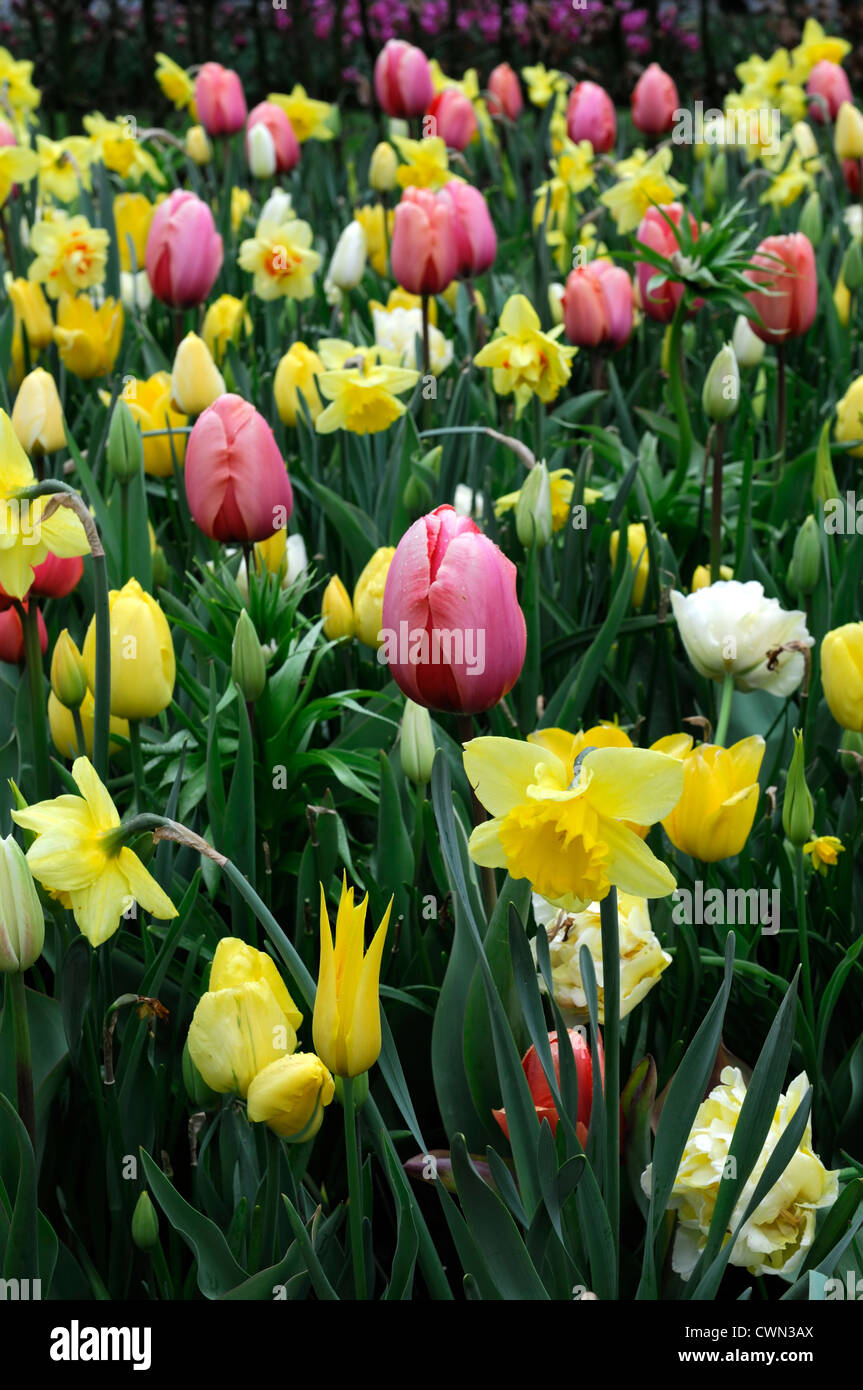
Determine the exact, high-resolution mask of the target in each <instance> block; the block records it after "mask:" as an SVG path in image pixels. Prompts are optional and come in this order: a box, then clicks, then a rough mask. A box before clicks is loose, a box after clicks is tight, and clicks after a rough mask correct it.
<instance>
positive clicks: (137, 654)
mask: <svg viewBox="0 0 863 1390" xmlns="http://www.w3.org/2000/svg"><path fill="white" fill-rule="evenodd" d="M108 603H109V607H110V615H111V713H112V714H119V715H120V716H121V717H122V718H124V719H152V718H153V717H154V716H155V715H157V714H160V713H161V712H162V710H163V709H166V708H167V706H168V705H169V704H170V703H171V696H172V695H173V693H174V677H175V675H176V666H175V660H174V643H173V641H172V639H171V631H170V628H169V627H168V622H167V619H166V618H165V615H164V613H163V612H162V610H161V608H160V607H159V605H158V603H157V602H156V600H155V599H154V598H152V597H151V595H150V594H148V593H145V592H144V590H143V589H142V588H141V585H140V584H139V583H138V581H137V579H130V580H129V582H128V583H127V584H124V586H123V588H122V589H112V590H111V591H110V593H109V595H108ZM84 665H85V666H86V668H87V683H88V685H89V686H90V689H91V690H92V691H94V692H95V689H96V619H95V617H94V618H93V619H92V620H91V622H90V626H89V627H88V629H87V636H86V637H85V639H84Z"/></svg>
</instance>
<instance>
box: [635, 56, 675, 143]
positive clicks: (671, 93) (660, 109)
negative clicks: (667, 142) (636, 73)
mask: <svg viewBox="0 0 863 1390" xmlns="http://www.w3.org/2000/svg"><path fill="white" fill-rule="evenodd" d="M630 106H631V108H632V123H633V125H634V126H635V127H636V129H637V130H640V131H642V132H643V133H644V134H645V135H662V134H663V132H664V131H666V130H670V129H671V127H672V125H673V124H674V113H675V111H676V110H677V109H678V108H679V106H680V98H679V97H678V95H677V88H676V86H675V85H674V79H673V78H672V77H669V75H668V73H667V72H663V70H662V68H661V67H660V66H659V64H658V63H651V64H650V67H649V68H645V70H644V72H643V73H642V74H641V76H640V77H639V79H638V81H637V82H636V84H635V90H634V91H633V93H632V97H631V98H630Z"/></svg>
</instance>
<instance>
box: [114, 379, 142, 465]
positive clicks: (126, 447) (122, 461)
mask: <svg viewBox="0 0 863 1390" xmlns="http://www.w3.org/2000/svg"><path fill="white" fill-rule="evenodd" d="M107 452H108V467H109V468H110V470H111V472H112V473H113V474H114V477H115V478H116V479H117V481H118V482H119V483H131V481H132V479H133V478H136V477H137V476H138V474H139V473H140V472H141V469H142V468H143V466H144V441H143V439H142V438H141V430H140V428H139V426H138V422H137V421H136V419H135V417H134V415H133V414H132V412H131V410H130V409H129V407H128V406H127V404H126V402H125V401H124V400H123V399H122V397H120V398H119V399H118V400H117V403H116V405H115V406H114V413H113V415H112V416H111V427H110V429H109V430H108V450H107Z"/></svg>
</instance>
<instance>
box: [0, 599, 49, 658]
mask: <svg viewBox="0 0 863 1390" xmlns="http://www.w3.org/2000/svg"><path fill="white" fill-rule="evenodd" d="M22 606H23V608H24V609H25V611H26V610H27V609H29V604H28V601H27V599H23V600H22ZM36 616H37V626H38V628H39V647H40V650H41V652H42V655H43V656H44V655H45V653H46V652H47V650H48V633H47V631H46V629H45V621H44V619H43V617H42V614H41V613H40V612H39V610H38V608H37V610H36ZM0 661H8V662H9V665H10V666H21V665H22V664H23V662H24V629H23V627H22V626H21V619H20V618H19V616H18V610H17V608H7V609H6V610H5V611H4V612H0Z"/></svg>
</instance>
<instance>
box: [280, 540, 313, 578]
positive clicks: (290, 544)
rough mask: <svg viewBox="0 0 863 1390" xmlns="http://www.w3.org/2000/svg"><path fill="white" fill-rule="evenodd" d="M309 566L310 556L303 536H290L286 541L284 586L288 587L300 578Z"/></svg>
mask: <svg viewBox="0 0 863 1390" xmlns="http://www.w3.org/2000/svg"><path fill="white" fill-rule="evenodd" d="M308 567H309V556H308V552H307V550H306V543H305V541H304V540H303V538H302V536H300V535H294V536H288V538H287V541H286V564H285V578H284V587H285V588H287V587H288V586H289V585H290V584H293V583H294V581H295V580H297V579H299V577H300V575H301V574H303V573H304V572H305V571H306V570H307V569H308Z"/></svg>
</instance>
